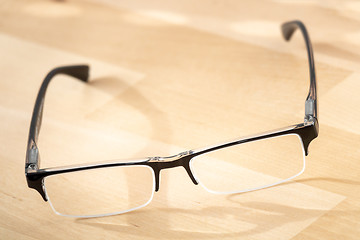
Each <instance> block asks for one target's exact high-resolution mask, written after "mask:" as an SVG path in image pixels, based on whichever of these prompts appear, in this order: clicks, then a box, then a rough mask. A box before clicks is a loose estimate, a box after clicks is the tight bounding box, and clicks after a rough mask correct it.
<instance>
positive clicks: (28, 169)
mask: <svg viewBox="0 0 360 240" xmlns="http://www.w3.org/2000/svg"><path fill="white" fill-rule="evenodd" d="M298 28H299V29H300V30H301V32H302V34H303V37H304V40H305V43H306V48H307V53H308V61H309V72H310V88H309V93H308V96H307V98H306V101H305V118H304V122H303V123H300V124H296V125H292V126H288V127H285V128H280V129H276V130H272V131H269V132H265V133H260V134H257V135H252V136H247V137H244V138H239V139H236V140H233V141H229V142H225V143H221V144H217V145H214V146H211V147H205V148H202V149H195V150H190V151H185V152H182V153H179V154H177V155H174V156H169V157H147V158H142V159H136V160H131V161H125V160H123V161H116V162H101V163H91V164H78V165H71V166H63V167H52V168H43V169H41V168H40V154H39V149H38V147H37V144H36V142H37V140H38V136H39V131H40V127H41V121H42V115H43V107H44V100H45V93H46V89H47V87H48V85H49V83H50V81H51V80H52V79H53V78H54V77H55V76H56V75H58V74H64V75H68V76H71V77H74V78H76V79H78V80H81V81H84V82H87V81H88V78H89V66H87V65H74V66H64V67H58V68H55V69H53V70H52V71H50V72H49V73H48V74H47V76H46V77H45V79H44V81H43V83H42V85H41V87H40V90H39V92H38V95H37V98H36V102H35V106H34V110H33V114H32V118H31V124H30V130H29V138H28V145H27V151H26V160H25V175H26V180H27V184H28V187H29V188H33V189H35V190H37V191H38V192H39V193H40V195H41V196H42V198H43V200H44V201H48V198H47V195H46V191H45V186H44V178H46V177H48V176H51V175H56V174H62V173H68V172H76V171H83V170H89V169H95V168H106V167H116V166H137V165H143V166H149V167H151V168H152V170H153V171H154V174H155V191H156V192H157V191H158V190H159V186H160V171H161V170H163V169H167V168H174V167H184V168H185V170H186V172H187V173H188V175H189V177H190V178H191V180H192V182H193V183H194V184H196V185H197V184H198V181H197V179H196V178H195V177H194V174H193V172H192V171H191V167H190V162H191V160H192V159H193V158H194V157H196V156H199V155H201V154H205V153H209V152H212V151H215V150H219V149H222V148H226V147H231V146H234V145H238V144H242V143H247V142H252V141H257V140H261V139H267V138H272V137H277V136H283V135H288V134H296V135H298V136H299V137H300V139H301V141H302V144H303V147H304V151H305V155H306V156H307V155H308V147H309V144H310V142H311V141H312V140H314V139H315V138H316V137H317V136H318V134H319V123H318V103H317V89H316V75H315V65H314V56H313V50H312V46H311V42H310V39H309V35H308V33H307V30H306V28H305V26H304V24H303V23H302V22H301V21H297V20H296V21H290V22H286V23H284V24H282V26H281V29H282V34H283V37H284V38H285V39H286V40H287V41H288V40H290V38H291V36H292V35H293V33H294V32H295V30H296V29H298Z"/></svg>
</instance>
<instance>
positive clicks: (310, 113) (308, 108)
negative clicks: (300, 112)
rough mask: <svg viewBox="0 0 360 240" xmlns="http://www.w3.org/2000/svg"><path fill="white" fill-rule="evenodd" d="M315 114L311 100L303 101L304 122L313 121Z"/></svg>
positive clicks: (313, 103) (313, 102)
mask: <svg viewBox="0 0 360 240" xmlns="http://www.w3.org/2000/svg"><path fill="white" fill-rule="evenodd" d="M314 113H315V101H314V100H313V99H307V100H306V101H305V118H304V121H305V122H310V121H313V120H314Z"/></svg>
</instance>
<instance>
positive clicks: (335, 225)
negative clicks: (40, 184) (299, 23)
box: [0, 0, 360, 239]
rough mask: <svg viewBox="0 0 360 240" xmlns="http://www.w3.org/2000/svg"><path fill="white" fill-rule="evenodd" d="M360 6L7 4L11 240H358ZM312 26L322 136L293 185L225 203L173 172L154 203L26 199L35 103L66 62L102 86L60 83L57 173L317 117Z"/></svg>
mask: <svg viewBox="0 0 360 240" xmlns="http://www.w3.org/2000/svg"><path fill="white" fill-rule="evenodd" d="M359 13H360V5H359V4H358V3H357V2H356V1H335V0H334V1H312V2H310V1H306V2H301V3H300V2H297V1H277V0H273V1H271V0H261V1H248V0H245V1H231V0H229V1H222V2H216V1H215V2H211V1H205V0H201V1H196V3H194V2H193V1H188V0H186V1H180V2H169V1H164V0H157V1H152V2H151V3H150V2H146V1H140V0H136V1H135V0H134V1H121V2H120V1H113V0H107V1H98V0H92V1H88V0H81V1H80V0H79V1H70V0H69V1H42V0H34V1H31V2H29V1H25V0H17V1H1V3H0V51H1V53H2V58H1V60H0V72H1V73H2V79H1V81H0V91H1V94H0V115H1V116H0V119H1V123H2V124H0V133H1V134H0V137H1V143H2V144H1V145H0V162H1V163H2V166H3V167H2V168H1V170H0V176H1V181H0V196H1V197H0V201H1V204H0V239H49V238H51V239H118V238H120V239H154V238H156V239H220V238H221V239H339V238H341V239H358V236H359V235H360V225H359V222H360V211H359V207H360V201H359V200H360V178H359V176H360V175H359V170H358V169H360V162H359V158H360V150H359V143H360V127H359V126H360V125H359V119H360V115H359V113H358V109H359V104H360V97H359V96H360V95H359V94H358V91H359V88H360V85H359V83H358V80H359V78H360V70H359V69H360V44H359V43H360V34H359V33H360V18H359ZM291 19H300V20H303V21H304V23H305V24H306V26H307V27H308V30H309V33H310V36H311V39H312V41H313V46H314V52H315V61H316V70H317V78H318V87H319V93H318V94H319V114H320V135H319V138H317V139H316V140H315V141H314V142H313V143H312V144H311V146H310V154H309V156H308V157H307V168H306V171H305V173H304V174H302V175H301V176H300V177H298V178H296V180H295V181H292V182H290V183H288V184H283V185H281V186H278V187H275V188H270V189H265V190H262V191H256V192H251V193H247V194H238V195H230V196H223V195H213V194H210V193H208V192H206V191H205V190H204V189H202V188H201V187H200V186H195V185H193V184H192V182H191V181H190V179H189V178H188V176H187V174H186V172H185V171H183V169H180V168H175V169H171V170H165V171H163V173H162V178H161V186H160V191H159V192H157V193H155V196H154V199H153V201H152V202H151V203H150V205H149V206H147V207H146V208H143V209H141V210H138V211H136V212H132V213H129V214H126V215H118V216H113V217H107V218H97V219H71V218H64V217H60V216H57V215H55V214H54V213H53V212H52V210H51V209H50V207H49V206H48V204H47V203H45V202H43V201H42V199H41V198H40V196H39V195H38V194H37V193H36V192H35V191H33V190H30V189H28V188H27V185H26V181H25V176H24V171H23V167H24V159H25V147H26V140H27V134H28V128H29V124H30V117H31V112H32V108H33V103H34V100H35V96H36V93H37V90H38V87H39V86H40V83H41V80H42V78H43V77H44V76H45V74H46V73H47V72H48V71H49V70H50V69H51V68H53V67H56V66H61V65H67V64H76V63H88V64H90V65H91V80H90V82H89V84H83V83H82V82H78V81H74V80H73V79H70V78H66V77H58V78H57V79H54V82H53V83H52V84H51V86H50V88H49V90H48V93H47V95H46V103H45V105H46V106H45V113H44V119H43V126H42V129H41V134H40V142H39V147H40V152H41V159H42V165H41V166H42V167H52V166H61V165H66V164H74V163H84V162H93V161H99V160H107V159H123V158H124V159H126V158H132V157H144V156H168V155H172V154H176V153H178V152H181V151H183V150H189V149H192V148H197V147H202V146H206V145H211V144H214V143H217V142H221V141H226V140H229V139H233V138H237V137H240V136H245V135H248V134H252V133H257V132H261V131H266V130H269V129H274V128H278V127H283V126H287V125H291V124H295V123H299V122H301V121H302V118H303V112H304V100H305V97H306V94H307V90H308V84H309V80H308V69H307V59H306V52H305V48H304V43H303V39H302V38H301V36H300V34H299V33H296V35H295V36H294V38H293V40H292V41H291V42H285V41H283V39H282V38H281V34H280V30H279V26H280V24H281V23H282V22H283V21H286V20H291Z"/></svg>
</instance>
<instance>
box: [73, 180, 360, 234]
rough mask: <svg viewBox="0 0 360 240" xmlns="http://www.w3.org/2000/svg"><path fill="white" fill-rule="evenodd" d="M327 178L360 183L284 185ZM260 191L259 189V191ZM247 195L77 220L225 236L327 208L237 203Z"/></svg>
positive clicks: (133, 230)
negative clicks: (222, 201)
mask: <svg viewBox="0 0 360 240" xmlns="http://www.w3.org/2000/svg"><path fill="white" fill-rule="evenodd" d="M319 180H321V181H330V182H338V183H344V184H352V185H360V182H359V181H352V180H342V179H336V178H309V179H303V180H300V181H296V182H295V181H294V182H288V183H284V184H294V183H299V182H310V181H319ZM260 191H261V190H260ZM242 194H246V193H241V194H232V195H229V196H228V198H227V200H228V201H231V202H233V203H235V204H236V205H235V206H234V207H224V206H211V207H205V208H201V206H200V205H199V208H200V209H199V210H194V209H191V210H189V209H181V208H153V209H150V210H146V209H141V210H138V211H135V212H130V213H127V214H126V215H128V214H129V215H133V216H134V217H133V218H131V219H132V220H134V221H129V219H127V218H126V217H124V215H117V216H112V217H109V218H95V219H76V220H75V222H76V223H78V224H84V225H88V226H92V227H97V228H101V229H103V230H108V231H114V232H119V233H121V234H129V235H136V236H144V237H151V238H157V239H173V238H180V239H201V238H215V239H218V238H226V237H233V238H235V237H241V236H252V235H257V236H261V234H265V233H267V232H270V231H271V230H273V229H276V228H280V227H282V226H284V225H287V224H289V223H294V222H299V223H301V222H302V221H306V220H309V219H312V218H313V219H316V218H317V217H320V216H322V215H323V214H325V213H327V212H329V210H322V209H307V208H297V207H294V206H288V205H282V204H277V203H267V202H261V201H246V202H240V201H237V200H234V199H235V197H240V198H241V196H240V195H242ZM331 214H335V215H337V216H346V215H352V216H354V215H359V216H360V210H355V209H354V210H348V211H338V210H331Z"/></svg>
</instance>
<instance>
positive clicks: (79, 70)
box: [25, 65, 89, 169]
mask: <svg viewBox="0 0 360 240" xmlns="http://www.w3.org/2000/svg"><path fill="white" fill-rule="evenodd" d="M58 74H65V75H68V76H71V77H74V78H76V79H78V80H81V81H84V82H87V81H88V78H89V66H87V65H73V66H63V67H58V68H54V69H53V70H51V71H50V72H49V73H48V74H47V75H46V77H45V79H44V81H43V82H42V84H41V87H40V90H39V92H38V95H37V98H36V101H35V106H34V110H33V114H32V118H31V124H30V131H29V139H28V149H27V156H26V164H25V168H26V169H27V168H28V166H29V165H30V164H32V167H33V168H37V169H38V168H39V155H38V154H39V152H38V149H37V146H36V142H37V140H38V136H39V132H40V127H41V120H42V115H43V108H44V100H45V93H46V90H47V88H48V85H49V83H50V81H51V80H52V79H53V78H54V77H55V76H56V75H58Z"/></svg>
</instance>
